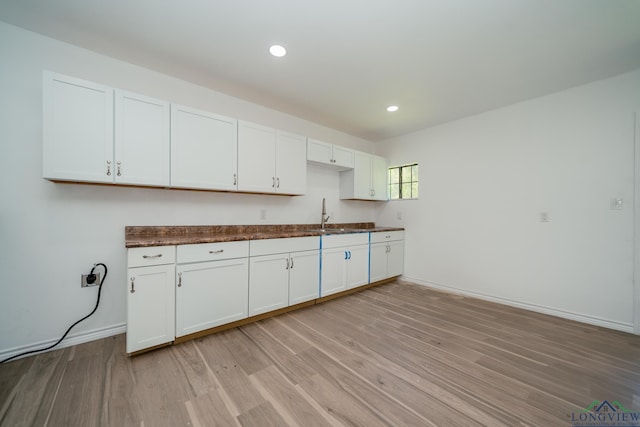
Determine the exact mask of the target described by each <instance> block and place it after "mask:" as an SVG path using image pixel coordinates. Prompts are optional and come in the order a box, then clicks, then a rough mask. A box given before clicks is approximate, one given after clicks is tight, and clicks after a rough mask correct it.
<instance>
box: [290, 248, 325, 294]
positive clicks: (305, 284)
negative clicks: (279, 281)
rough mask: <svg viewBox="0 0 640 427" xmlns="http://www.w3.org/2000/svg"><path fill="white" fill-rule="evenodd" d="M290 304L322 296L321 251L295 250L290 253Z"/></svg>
mask: <svg viewBox="0 0 640 427" xmlns="http://www.w3.org/2000/svg"><path fill="white" fill-rule="evenodd" d="M290 259H291V266H290V268H289V305H295V304H299V303H301V302H305V301H310V300H312V299H316V298H318V297H319V296H320V253H319V251H317V250H315V251H305V252H294V253H292V254H291V255H290Z"/></svg>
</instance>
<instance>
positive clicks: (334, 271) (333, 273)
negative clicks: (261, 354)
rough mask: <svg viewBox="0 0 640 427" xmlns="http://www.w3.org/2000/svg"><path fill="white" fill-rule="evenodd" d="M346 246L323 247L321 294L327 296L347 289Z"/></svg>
mask: <svg viewBox="0 0 640 427" xmlns="http://www.w3.org/2000/svg"><path fill="white" fill-rule="evenodd" d="M347 251H348V250H347V249H346V248H332V249H323V251H322V264H321V267H320V268H321V273H320V275H321V279H320V280H321V281H320V296H323V297H324V296H327V295H331V294H335V293H337V292H341V291H344V290H346V289H347V287H346V279H347V271H346V262H347Z"/></svg>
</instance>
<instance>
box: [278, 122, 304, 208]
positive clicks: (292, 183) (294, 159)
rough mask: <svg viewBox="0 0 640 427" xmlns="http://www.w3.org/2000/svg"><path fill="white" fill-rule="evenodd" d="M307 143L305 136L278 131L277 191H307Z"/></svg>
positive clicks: (297, 192) (300, 192)
mask: <svg viewBox="0 0 640 427" xmlns="http://www.w3.org/2000/svg"><path fill="white" fill-rule="evenodd" d="M306 158H307V144H306V138H305V137H304V136H300V135H295V134H292V133H288V132H283V131H280V130H278V131H276V176H277V184H278V187H277V192H278V193H281V194H294V195H295V194H305V193H306V192H307V161H306Z"/></svg>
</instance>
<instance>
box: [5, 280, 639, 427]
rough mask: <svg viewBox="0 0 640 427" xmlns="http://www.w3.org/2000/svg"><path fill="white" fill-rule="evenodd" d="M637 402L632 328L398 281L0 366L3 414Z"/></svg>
mask: <svg viewBox="0 0 640 427" xmlns="http://www.w3.org/2000/svg"><path fill="white" fill-rule="evenodd" d="M594 400H609V401H613V400H617V401H619V402H620V403H622V404H623V405H624V406H625V407H626V408H632V409H640V337H638V336H633V335H630V334H625V333H622V332H616V331H611V330H607V329H603V328H599V327H595V326H589V325H584V324H581V323H577V322H572V321H567V320H562V319H558V318H554V317H550V316H545V315H542V314H537V313H532V312H528V311H524V310H520V309H516V308H512V307H507V306H503V305H499V304H494V303H490V302H486V301H481V300H476V299H472V298H466V297H462V296H458V295H452V294H447V293H442V292H438V291H434V290H431V289H428V288H424V287H421V286H418V285H415V284H410V283H406V282H393V283H390V284H386V285H381V286H378V287H374V288H371V289H368V290H365V291H362V292H359V293H356V294H353V295H349V296H345V297H342V298H340V299H336V300H333V301H329V302H326V303H324V304H320V305H316V306H313V307H309V308H305V309H302V310H300V311H296V312H293V313H289V314H284V315H281V316H278V317H275V318H271V319H267V320H263V321H260V322H257V323H254V324H250V325H246V326H242V327H240V328H236V329H232V330H229V331H225V332H222V333H218V334H215V335H211V336H208V337H204V338H200V339H197V340H193V341H190V342H186V343H183V344H179V345H175V346H172V347H167V348H163V349H159V350H156V351H153V352H150V353H146V354H142V355H139V356H135V357H132V358H129V357H127V356H126V354H125V350H124V335H120V336H116V337H111V338H106V339H102V340H98V341H94V342H91V343H87V344H82V345H78V346H75V347H69V348H65V349H61V350H57V351H53V352H49V353H45V354H41V355H38V356H33V357H29V358H25V359H21V360H17V361H14V362H10V363H8V364H5V365H0V425H2V426H21V425H28V426H30V425H35V426H42V425H49V426H83V427H84V426H128V425H138V426H140V425H144V426H217V425H220V426H234V425H235V426H237V425H242V426H261V427H262V426H284V425H300V426H305V427H306V426H331V425H337V426H341V425H344V426H353V425H358V426H378V425H386V426H405V425H415V426H474V425H488V426H501V425H508V426H514V425H536V426H569V425H571V413H572V412H574V411H578V410H580V409H583V408H585V407H586V406H587V405H589V404H590V403H591V402H592V401H594Z"/></svg>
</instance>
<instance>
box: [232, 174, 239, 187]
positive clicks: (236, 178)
mask: <svg viewBox="0 0 640 427" xmlns="http://www.w3.org/2000/svg"><path fill="white" fill-rule="evenodd" d="M237 184H238V174H236V173H234V174H233V185H237Z"/></svg>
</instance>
